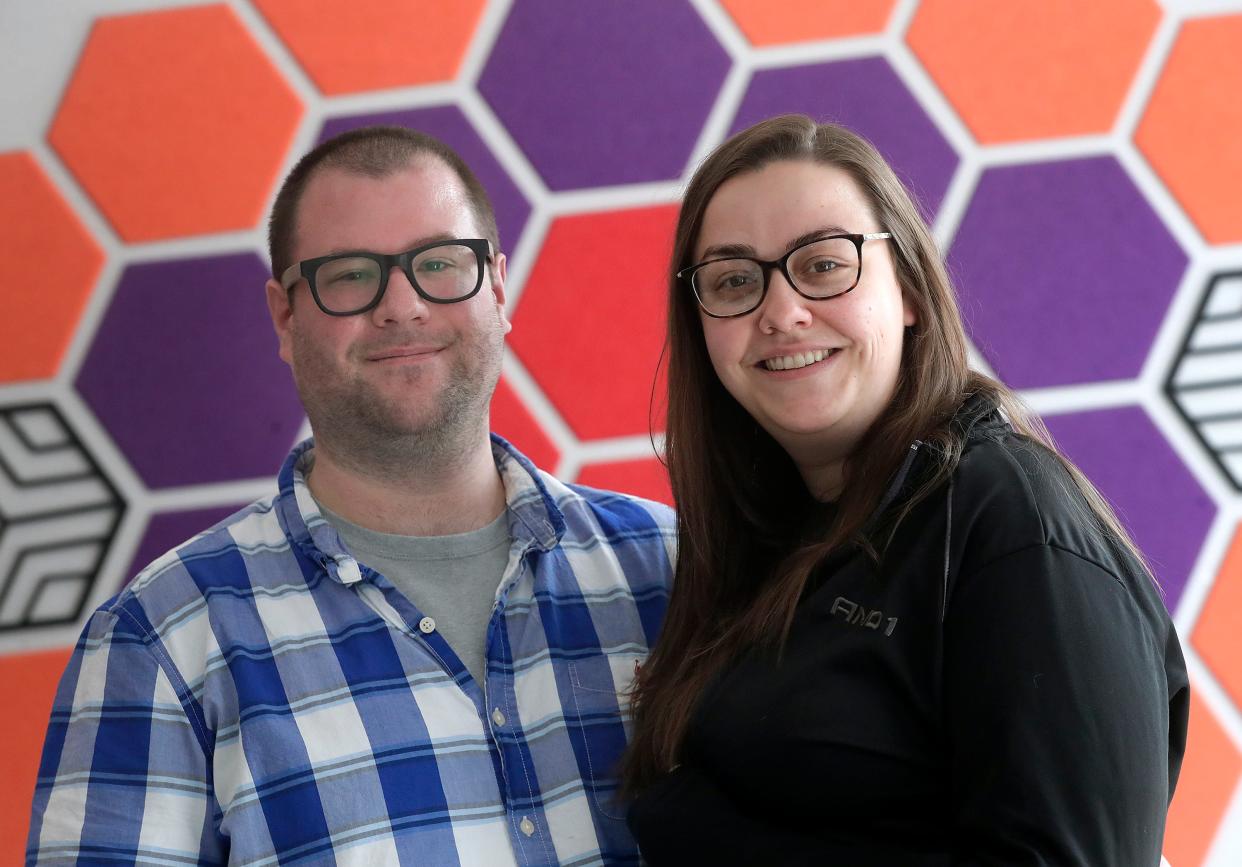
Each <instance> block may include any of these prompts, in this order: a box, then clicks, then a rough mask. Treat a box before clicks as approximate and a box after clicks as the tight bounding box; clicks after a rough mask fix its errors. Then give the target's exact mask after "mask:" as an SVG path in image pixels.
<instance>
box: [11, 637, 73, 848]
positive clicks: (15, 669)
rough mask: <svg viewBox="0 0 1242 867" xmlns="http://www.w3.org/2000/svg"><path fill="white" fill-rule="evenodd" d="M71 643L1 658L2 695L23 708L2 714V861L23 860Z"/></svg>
mask: <svg viewBox="0 0 1242 867" xmlns="http://www.w3.org/2000/svg"><path fill="white" fill-rule="evenodd" d="M72 650H73V648H71V647H66V648H60V649H56V650H44V651H39V652H37V653H13V654H6V655H5V656H2V657H0V696H4V698H5V700H6V702H7V703H8V704H9V705H10V706H18V707H21V708H22V710H21V712H20V713H9V714H6V715H5V719H4V737H3V738H0V780H4V785H3V786H0V864H20V863H22V858H23V856H24V855H25V850H26V834H27V832H28V831H29V829H30V801H31V799H32V798H33V797H34V787H35V779H36V778H37V777H38V774H39V757H40V755H41V754H42V753H43V737H44V734H45V733H46V731H47V721H48V718H49V716H50V715H51V712H52V699H53V698H54V697H55V695H56V685H57V684H58V683H59V682H60V675H61V673H62V672H63V671H64V670H65V663H67V662H68V661H69V654H70V652H71V651H72Z"/></svg>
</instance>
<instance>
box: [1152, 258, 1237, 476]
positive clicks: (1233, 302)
mask: <svg viewBox="0 0 1242 867" xmlns="http://www.w3.org/2000/svg"><path fill="white" fill-rule="evenodd" d="M1164 390H1165V393H1166V394H1167V395H1168V397H1169V400H1171V401H1172V402H1173V406H1174V407H1175V408H1176V409H1177V412H1178V414H1179V415H1181V417H1182V418H1183V419H1184V420H1185V422H1186V424H1187V425H1188V426H1189V427H1190V430H1191V432H1193V433H1194V435H1195V438H1196V439H1198V440H1199V442H1200V443H1202V444H1203V447H1204V449H1206V450H1207V452H1208V454H1209V455H1211V457H1212V460H1213V461H1215V462H1216V465H1217V466H1218V467H1220V469H1221V472H1223V473H1224V474H1225V478H1227V479H1228V480H1229V482H1230V484H1232V485H1233V486H1234V488H1236V489H1237V490H1239V491H1242V271H1234V272H1227V273H1221V274H1217V275H1215V276H1213V277H1212V278H1211V280H1209V281H1208V285H1207V289H1206V290H1205V291H1204V293H1203V299H1202V300H1201V301H1200V302H1199V309H1198V312H1197V313H1196V315H1195V318H1194V321H1193V322H1192V323H1191V325H1190V328H1189V330H1188V331H1187V332H1186V336H1185V338H1184V339H1183V340H1182V347H1181V351H1180V352H1178V354H1177V360H1176V361H1175V362H1174V363H1173V369H1172V370H1171V371H1170V372H1169V376H1168V379H1167V380H1166V381H1165V385H1164Z"/></svg>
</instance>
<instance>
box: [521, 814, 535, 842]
mask: <svg viewBox="0 0 1242 867" xmlns="http://www.w3.org/2000/svg"><path fill="white" fill-rule="evenodd" d="M518 827H519V828H521V829H522V833H523V834H525V835H526V836H527V837H529V836H530V835H531V834H533V833H535V823H534V822H532V821H531V820H530V819H529V818H528V817H527V816H523V817H522V822H521V824H519V825H518Z"/></svg>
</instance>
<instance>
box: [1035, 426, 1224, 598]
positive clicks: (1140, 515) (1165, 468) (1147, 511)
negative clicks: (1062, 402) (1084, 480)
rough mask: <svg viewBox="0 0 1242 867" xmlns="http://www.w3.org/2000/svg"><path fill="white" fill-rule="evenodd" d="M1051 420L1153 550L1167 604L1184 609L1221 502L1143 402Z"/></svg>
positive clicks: (1069, 450) (1059, 440)
mask: <svg viewBox="0 0 1242 867" xmlns="http://www.w3.org/2000/svg"><path fill="white" fill-rule="evenodd" d="M1045 421H1046V422H1047V425H1048V430H1049V431H1051V433H1052V436H1053V439H1054V440H1055V441H1056V444H1057V446H1058V447H1059V448H1061V449H1062V450H1063V451H1064V452H1065V453H1066V454H1067V455H1069V457H1070V459H1071V460H1072V461H1074V463H1075V464H1077V465H1078V468H1079V469H1081V470H1082V471H1083V472H1084V473H1086V474H1087V477H1088V478H1090V479H1091V481H1092V483H1093V484H1094V485H1095V486H1096V487H1097V488H1099V489H1100V492H1101V493H1102V494H1103V495H1104V496H1105V497H1106V498H1107V499H1108V501H1109V503H1111V504H1112V506H1113V508H1114V510H1116V512H1117V516H1118V517H1119V518H1120V519H1121V521H1122V523H1123V524H1125V525H1126V527H1127V528H1128V529H1129V531H1130V533H1131V535H1132V536H1133V537H1134V541H1135V542H1136V543H1137V544H1138V546H1139V547H1140V548H1141V549H1142V550H1143V553H1144V554H1146V555H1147V557H1148V560H1149V562H1150V565H1151V567H1152V569H1153V571H1154V572H1155V574H1156V580H1157V582H1159V584H1160V587H1161V590H1162V591H1163V594H1164V601H1165V605H1167V606H1168V608H1169V610H1170V611H1176V610H1177V603H1178V600H1179V599H1181V595H1182V590H1183V589H1184V588H1185V586H1186V580H1187V579H1188V578H1189V577H1190V570H1191V568H1192V567H1193V566H1194V563H1195V558H1196V556H1197V555H1198V553H1199V548H1200V547H1201V546H1202V545H1203V540H1204V537H1205V536H1207V531H1208V528H1209V527H1210V526H1211V524H1212V519H1213V518H1214V517H1215V516H1216V505H1215V504H1214V503H1213V502H1212V500H1211V498H1210V497H1209V496H1208V495H1207V492H1206V491H1204V490H1203V488H1202V487H1201V486H1200V485H1199V483H1198V482H1197V481H1196V480H1195V478H1194V476H1192V475H1191V474H1190V471H1189V470H1188V469H1186V466H1185V465H1184V464H1183V463H1182V461H1181V459H1180V458H1179V457H1178V456H1177V453H1176V452H1175V451H1173V448H1172V447H1171V446H1170V445H1169V443H1168V441H1167V440H1165V438H1164V437H1163V435H1161V433H1160V431H1159V430H1157V429H1156V426H1155V425H1153V424H1152V422H1151V419H1150V418H1148V417H1147V413H1145V412H1143V410H1141V409H1139V408H1137V407H1124V408H1121V409H1104V410H1095V411H1093V412H1079V413H1073V414H1069V415H1056V416H1051V417H1049V418H1047V419H1045Z"/></svg>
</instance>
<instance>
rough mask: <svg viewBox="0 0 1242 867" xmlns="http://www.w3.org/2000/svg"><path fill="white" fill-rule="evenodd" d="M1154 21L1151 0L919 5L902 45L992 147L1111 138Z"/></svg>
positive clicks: (962, 0)
mask: <svg viewBox="0 0 1242 867" xmlns="http://www.w3.org/2000/svg"><path fill="white" fill-rule="evenodd" d="M1159 20H1160V9H1159V7H1158V6H1157V5H1156V4H1155V3H1154V2H1152V0H1092V2H1091V3H1076V2H1074V0H1008V2H1005V3H993V2H991V0H924V2H923V3H921V4H920V5H919V8H918V12H916V13H915V16H914V20H913V22H912V23H911V25H910V30H909V32H908V33H907V35H906V41H907V42H908V43H909V44H910V48H911V49H913V50H914V53H915V54H916V55H917V56H918V58H919V60H921V61H922V63H923V65H924V66H925V67H926V68H927V71H928V73H929V74H930V75H931V77H932V78H933V79H934V80H935V81H936V83H937V84H938V85H939V86H940V89H941V90H942V91H943V92H944V95H945V96H946V97H947V98H948V100H949V102H951V103H952V104H953V107H954V108H956V109H957V111H958V113H959V114H960V115H961V117H962V120H963V121H965V123H966V125H967V126H968V127H970V130H971V132H973V133H974V134H975V138H977V139H978V140H979V141H980V142H982V143H984V144H995V143H997V142H1007V141H1016V140H1020V139H1033V138H1047V137H1050V136H1069V135H1083V134H1086V133H1104V132H1108V131H1109V130H1110V129H1111V128H1112V126H1113V123H1114V122H1115V121H1116V119H1117V113H1118V111H1119V110H1120V109H1121V103H1122V101H1123V100H1124V99H1125V96H1126V92H1127V91H1128V90H1129V88H1130V82H1131V80H1132V79H1133V77H1134V74H1135V72H1137V71H1138V66H1139V62H1140V61H1141V60H1142V58H1143V54H1144V52H1145V51H1146V49H1147V44H1148V42H1149V41H1150V40H1151V37H1152V35H1153V33H1154V32H1155V29H1156V24H1157V23H1158V22H1159ZM1088 83H1089V84H1088Z"/></svg>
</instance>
